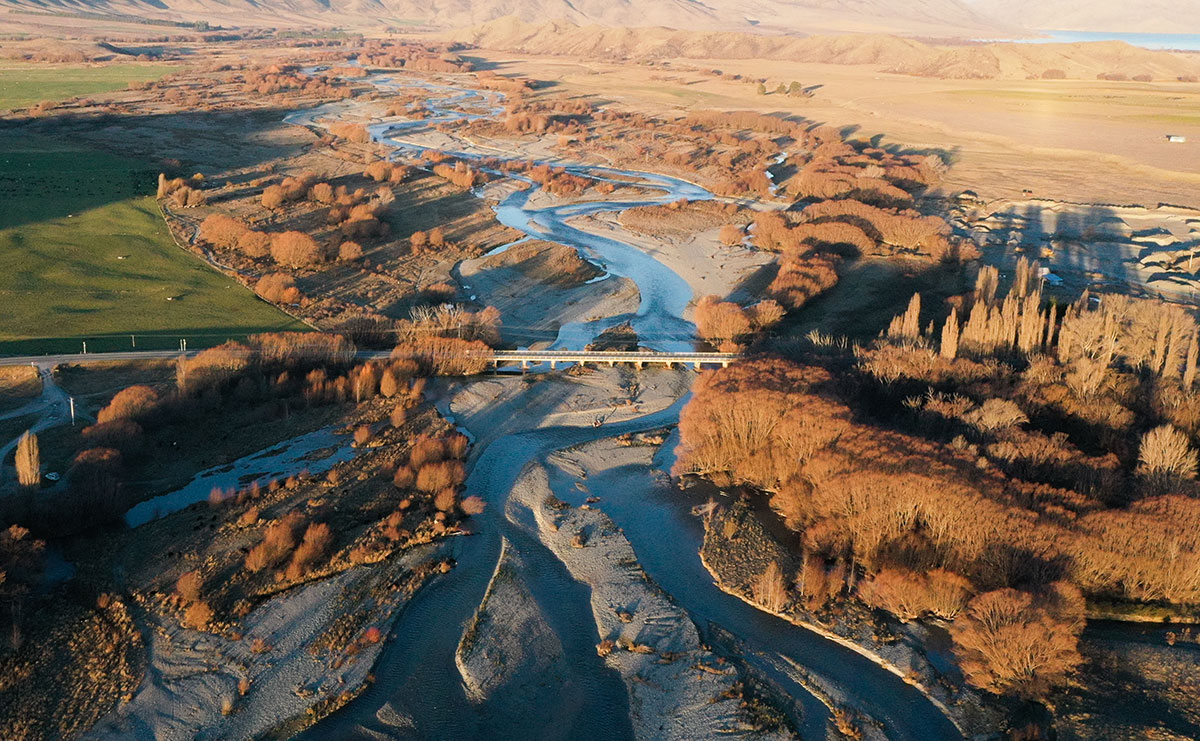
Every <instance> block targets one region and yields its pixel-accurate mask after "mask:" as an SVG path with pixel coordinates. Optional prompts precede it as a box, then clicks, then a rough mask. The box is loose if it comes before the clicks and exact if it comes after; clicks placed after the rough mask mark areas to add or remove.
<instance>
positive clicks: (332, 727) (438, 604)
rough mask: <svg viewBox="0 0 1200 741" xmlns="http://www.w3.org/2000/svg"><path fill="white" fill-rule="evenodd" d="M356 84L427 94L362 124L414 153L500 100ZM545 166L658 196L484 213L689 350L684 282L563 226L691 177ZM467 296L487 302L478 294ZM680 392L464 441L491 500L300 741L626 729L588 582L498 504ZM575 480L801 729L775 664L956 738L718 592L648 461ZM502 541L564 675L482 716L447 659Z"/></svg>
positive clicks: (896, 689) (893, 682)
mask: <svg viewBox="0 0 1200 741" xmlns="http://www.w3.org/2000/svg"><path fill="white" fill-rule="evenodd" d="M366 79H367V80H368V81H373V82H375V83H376V84H378V85H379V86H380V87H381V88H384V89H389V88H391V89H395V88H398V87H401V86H405V87H411V86H413V85H419V86H421V87H424V88H425V89H427V90H429V92H430V99H429V103H428V107H429V108H430V109H431V110H432V111H433V112H434V114H435V115H434V116H433V117H431V118H427V119H425V120H422V121H414V122H405V121H401V120H388V121H382V122H379V123H375V124H372V125H371V126H370V127H369V130H370V131H371V132H372V135H373V137H374V138H375V139H376V140H377V141H380V142H381V143H384V144H388V145H390V146H393V147H395V148H396V149H397V151H398V152H409V153H417V152H420V151H422V150H423V149H425V147H423V146H421V145H419V144H416V143H413V142H410V141H407V140H404V139H402V138H401V137H402V136H403V135H404V134H406V133H409V132H414V131H417V130H420V129H423V128H424V127H428V126H430V125H431V124H434V123H437V122H439V121H446V120H455V119H461V118H466V117H470V116H475V115H480V114H465V113H462V112H460V111H456V110H450V107H451V106H455V105H462V104H471V105H473V106H480V107H481V108H483V109H485V110H487V111H490V112H491V114H492V115H494V114H495V113H497V112H498V111H499V110H500V109H499V108H497V107H496V105H495V102H494V101H496V100H499V98H498V96H494V95H491V96H485V95H483V94H480V93H477V92H475V91H469V90H462V89H455V88H452V87H449V86H444V85H433V84H428V83H418V82H415V81H414V82H411V83H410V82H408V81H398V80H395V79H393V78H391V77H388V76H383V75H376V76H372V77H368V78H366ZM346 110H347V108H346V106H344V105H340V104H335V105H332V106H326V107H322V108H321V109H318V110H317V111H311V112H305V113H301V114H293V116H291V117H289V120H290V121H293V122H295V123H302V124H305V125H320V121H321V120H322V117H329V116H336V115H340V114H341V112H344V111H346ZM453 154H455V155H456V156H459V157H462V158H479V157H481V156H482V155H480V154H477V153H474V152H456V153H453ZM488 156H491V155H488ZM553 164H554V165H555V166H565V167H567V169H568V170H569V171H571V172H574V173H578V174H580V175H585V176H588V177H598V178H610V177H611V178H620V179H621V181H622V182H625V183H629V184H631V185H634V186H636V187H639V188H641V189H648V190H653V191H658V192H660V193H661V194H662V195H661V196H654V197H650V198H646V199H643V200H639V201H636V202H634V201H623V200H610V201H589V202H586V203H574V204H563V205H553V206H548V207H543V208H533V207H530V206H529V198H530V195H531V194H532V193H533V192H534V191H533V188H530V189H526V190H519V191H516V192H514V193H512V194H511V195H509V196H507V197H506V198H505V199H504V200H503V202H502V203H500V204H499V206H498V207H497V209H496V213H497V218H498V219H499V220H500V221H501V222H502V223H504V224H506V225H508V226H511V227H513V228H515V229H518V230H520V231H522V232H524V233H526V234H528V235H530V236H532V237H534V238H538V239H549V240H553V241H556V242H560V243H562V244H566V245H570V246H573V247H575V248H576V249H578V250H580V252H581V253H582V254H583V255H585V256H586V257H587V258H588V259H591V260H593V261H595V262H597V263H598V264H599V265H601V266H602V267H603V268H604V269H605V270H606V271H607V272H608V273H610V274H613V275H619V276H623V277H627V278H629V279H630V280H632V281H633V282H634V283H635V284H636V285H637V287H638V289H639V291H640V294H641V302H640V306H639V309H638V311H637V314H636V316H635V317H632V318H630V319H631V321H632V324H633V326H634V329H635V330H636V331H637V333H638V335H639V337H641V338H642V340H643V343H644V344H646V345H648V346H650V347H653V348H655V349H660V350H687V349H691V348H692V346H693V342H694V339H695V337H694V327H693V325H692V324H691V323H690V322H688V321H686V320H685V319H684V318H683V314H684V310H685V309H686V308H687V306H688V303H689V302H690V301H691V299H692V293H691V290H690V288H689V286H688V284H687V283H686V282H685V281H684V280H683V279H682V278H680V277H679V276H678V275H677V274H675V273H674V272H673V271H671V270H670V269H669V268H668V267H667V266H665V265H663V264H662V263H660V262H659V261H657V260H655V259H654V258H652V257H650V256H649V255H647V254H646V253H644V252H642V251H641V250H639V249H637V248H636V247H634V246H633V245H630V244H626V243H624V242H620V241H618V240H615V239H611V238H607V237H600V236H596V235H592V234H589V233H586V232H583V231H581V230H579V229H576V228H574V227H572V226H570V225H568V224H567V223H566V221H567V219H569V218H572V217H576V216H579V215H582V214H592V213H601V212H619V211H621V210H624V209H627V208H630V207H632V206H637V205H646V204H651V203H669V202H671V201H674V200H676V199H679V198H688V199H691V200H699V199H705V198H711V197H712V196H711V195H710V194H709V193H708V192H707V191H705V190H704V189H703V188H700V187H699V186H696V185H694V184H692V183H688V182H686V181H683V180H678V179H675V178H669V177H664V176H661V175H655V174H650V173H638V172H627V171H620V170H614V169H610V168H600V167H590V166H584V165H576V164H566V163H561V162H555V163H553ZM515 177H516V178H517V179H521V178H520V176H515ZM526 182H528V181H526ZM535 187H536V186H535ZM480 298H481V300H483V301H485V302H486V297H480ZM624 319H625V318H619V319H617V320H615V321H614V320H613V319H611V318H610V319H608V320H600V321H595V322H588V323H584V322H580V323H573V324H567V325H564V326H563V327H562V329H561V331H560V333H559V337H558V339H557V341H556V343H555V344H556V346H558V347H571V348H581V347H583V345H585V344H587V342H589V341H591V340H592V339H593V338H594V337H595V336H596V335H597V334H599V333H600V332H601V331H603V330H604V329H605V328H607V327H608V326H611V325H612V324H615V323H619V322H620V321H624ZM684 401H685V399H683V398H681V399H679V400H677V401H676V402H675V403H674V404H673V405H672V406H671V407H669V408H667V409H665V410H663V411H660V412H656V413H653V414H648V415H644V416H642V417H638V418H635V419H632V420H628V421H625V422H619V423H611V424H607V425H604V426H603V427H602V428H593V427H545V428H540V427H539V425H540V424H541V422H542V420H541V419H540V418H536V417H535V416H531V418H530V419H527V420H522V423H523V425H522V427H523V428H524V431H521V432H517V433H515V434H509V435H506V436H503V437H500V438H498V439H495V440H493V441H492V442H490V443H483V444H481V445H480V446H477V447H476V448H475V449H474V450H473V451H472V467H471V474H470V477H469V479H468V481H467V491H469V492H471V493H473V494H478V495H481V496H484V497H485V498H486V499H487V500H488V502H489V505H490V506H489V508H488V510H487V512H485V513H484V515H482V516H480V517H477V518H474V526H475V527H476V528H477V530H478V534H476V535H474V536H471V537H466V538H457V539H455V542H454V543H453V556H454V558H455V559H456V561H457V567H456V568H455V569H454V570H453V571H451V572H450V573H449V574H447V575H446V576H444V577H442V578H440V579H438V580H437V581H436V582H435V583H434V584H433V585H432V586H430V587H428V588H426V589H423V590H422V591H420V592H419V593H418V594H417V596H416V597H415V598H414V600H413V601H412V602H411V603H410V605H409V606H408V607H406V608H405V611H404V612H403V613H402V614H401V616H400V617H399V619H398V621H397V623H396V626H395V629H394V632H393V641H392V642H391V643H390V644H389V645H388V646H387V648H386V649H385V651H384V653H383V655H382V656H381V658H380V660H379V663H378V665H377V670H376V681H375V682H374V683H373V684H371V685H370V686H369V687H368V688H367V689H366V690H365V691H364V693H363V694H362V695H361V696H360V697H359V698H357V699H356V700H354V701H353V702H351V703H350V704H349V705H348V706H346V707H345V708H343V709H342V710H340V711H338V712H337V713H335V714H333V715H332V716H330V717H329V718H327V719H326V720H324V721H322V722H321V723H319V724H318V725H317V726H316V727H315V728H313V729H312V730H311V731H309V732H308V733H307V734H305V736H304V737H305V738H311V739H324V738H339V739H344V738H381V737H382V738H409V737H419V738H489V739H491V738H513V739H531V738H596V739H601V738H603V739H610V738H616V739H621V738H630V737H632V733H633V731H632V728H631V726H630V721H629V708H628V699H627V692H626V689H625V686H624V684H623V682H622V681H621V679H620V677H619V676H618V675H617V674H616V672H615V671H613V670H611V669H608V668H606V667H605V665H604V664H603V662H602V661H601V660H600V659H599V658H598V657H597V656H596V653H595V650H594V646H595V644H596V643H597V642H598V640H599V636H598V635H597V633H596V625H595V621H594V619H593V617H592V614H591V608H590V605H589V602H588V589H587V587H585V586H583V585H582V584H579V583H578V582H576V581H574V580H573V579H571V578H570V576H569V575H568V574H567V572H566V569H565V568H564V567H563V565H562V564H561V563H560V562H559V561H558V560H557V559H556V558H555V556H554V555H553V554H552V553H551V552H550V551H549V550H548V549H547V548H545V547H544V546H542V545H541V544H540V543H539V542H537V541H536V539H534V538H532V537H531V536H530V535H528V534H527V533H526V532H525V531H523V530H522V529H521V528H520V527H518V526H516V525H515V524H513V523H512V522H510V521H509V520H508V519H507V518H506V517H505V513H506V503H507V502H508V498H509V496H510V493H511V491H512V488H513V485H514V482H516V480H517V478H518V477H519V476H520V474H521V472H522V471H523V470H524V469H525V467H526V466H527V465H529V464H530V463H531V462H535V461H538V460H540V459H542V458H544V457H545V456H546V455H548V454H550V453H552V452H553V451H556V450H561V449H564V448H568V447H572V446H576V445H580V444H583V443H587V442H589V441H593V440H597V439H601V438H605V437H610V436H615V435H619V434H622V433H625V432H632V431H640V430H649V429H655V428H658V427H662V426H664V425H670V424H674V423H675V422H676V421H677V420H678V414H679V410H680V409H681V408H682V406H683V403H684ZM443 411H444V412H445V411H448V410H445V409H443ZM460 423H461V424H464V425H465V427H466V428H467V430H468V431H469V432H471V433H473V434H474V435H475V436H478V437H479V438H480V439H484V440H486V439H487V438H488V435H487V433H488V431H487V430H474V429H471V423H470V421H469V420H468V421H465V422H460ZM559 483H560V484H561V483H563V482H559ZM589 486H590V487H591V488H592V489H593V491H595V492H596V493H600V494H602V495H603V502H602V504H601V505H600V507H601V508H602V509H603V510H604V511H605V512H607V513H608V514H609V515H610V516H611V517H613V518H614V520H616V522H617V523H618V524H619V525H620V526H621V527H622V528H623V529H624V531H625V534H626V535H627V536H628V537H629V539H630V541H631V542H632V544H633V547H634V549H635V551H636V552H637V554H638V556H639V558H640V560H641V561H642V563H643V565H644V566H645V569H646V571H647V572H648V573H649V575H650V576H651V577H652V578H654V579H655V580H656V581H657V582H658V584H659V585H660V586H662V588H663V589H665V590H666V591H667V592H668V593H670V594H671V595H672V596H673V597H674V598H675V599H676V600H677V602H678V603H679V604H680V605H681V606H682V607H684V608H685V609H687V610H688V611H689V612H690V613H691V616H692V618H693V619H694V620H695V621H696V622H697V624H698V625H699V626H700V628H701V631H702V633H703V632H705V630H706V627H707V625H708V623H709V622H710V621H711V622H712V623H716V624H719V625H721V626H722V627H723V628H725V629H726V630H728V631H730V632H732V633H734V634H735V635H736V636H737V637H738V638H739V639H740V640H741V641H742V642H744V644H745V648H746V658H747V660H749V661H750V662H751V663H753V664H754V665H755V666H756V667H758V668H759V669H761V670H762V671H764V672H765V673H766V674H767V675H768V676H770V677H771V678H772V679H773V680H775V681H776V682H777V684H778V685H779V686H780V688H781V689H783V690H784V691H785V692H787V693H789V694H792V695H793V696H795V697H796V698H797V699H798V701H799V702H800V703H801V704H802V705H803V706H804V708H805V711H806V713H805V716H806V717H805V721H804V723H803V726H802V732H803V733H804V736H805V738H822V737H823V735H824V728H825V716H826V713H825V709H824V707H823V706H821V705H820V704H819V703H817V702H816V701H815V699H814V698H812V697H811V696H810V695H809V694H808V693H807V692H806V691H805V690H804V689H803V688H802V687H801V686H800V685H799V684H798V683H797V682H796V679H795V677H794V676H793V675H792V673H790V672H789V671H788V668H787V664H788V660H790V661H793V662H795V663H796V664H799V665H801V666H803V667H805V669H806V670H808V671H811V672H814V673H816V674H819V675H821V676H823V677H825V678H827V679H829V680H830V681H832V682H833V683H834V684H836V685H838V686H839V687H841V688H842V689H843V690H844V691H845V693H846V694H847V695H848V696H850V697H851V698H853V703H854V704H855V705H857V706H859V707H862V708H863V709H864V710H866V711H867V712H868V713H870V715H872V716H873V717H875V718H876V719H878V720H880V721H882V722H883V723H884V726H885V729H886V733H887V735H888V736H889V737H891V738H896V739H913V740H914V741H916V740H921V741H927V740H932V739H954V738H960V737H961V736H960V734H958V732H957V731H956V730H955V729H954V727H953V725H952V724H951V723H950V722H949V721H948V720H947V719H946V717H945V716H944V715H943V714H942V713H941V712H940V711H939V710H938V709H937V708H936V707H935V706H934V705H932V704H931V703H930V702H929V701H927V700H926V699H925V698H924V697H923V696H922V695H921V694H920V693H919V692H918V691H917V690H915V689H914V688H913V687H911V686H909V685H907V684H905V683H904V682H903V680H901V679H900V678H899V677H897V676H896V675H894V674H892V673H890V672H888V671H886V670H884V669H881V668H880V667H878V666H876V665H875V664H873V663H872V662H871V661H869V660H868V659H867V658H865V657H863V656H861V655H859V654H857V653H855V652H854V651H852V650H850V649H848V648H846V647H844V646H841V645H839V644H837V643H835V642H833V641H830V640H828V639H826V638H824V637H823V636H821V635H819V634H817V633H815V632H812V631H809V630H806V629H804V628H801V627H798V626H794V625H791V624H789V623H787V622H785V621H783V620H780V619H778V618H775V617H773V616H770V615H767V614H765V613H762V612H761V611H759V610H756V609H754V608H753V607H751V606H749V605H747V604H746V603H744V602H742V601H741V600H739V599H737V598H735V597H733V596H731V595H728V594H725V593H723V592H721V591H720V590H719V589H717V588H716V586H715V585H714V584H713V582H712V578H711V576H710V575H709V574H708V572H707V571H706V570H705V569H704V567H703V565H702V564H701V563H700V559H699V555H698V550H699V545H700V539H701V537H702V532H701V527H700V523H699V522H698V521H697V520H696V519H695V518H693V517H691V516H690V515H689V514H688V510H689V508H690V506H691V504H694V502H692V501H690V500H689V498H688V497H687V496H686V495H678V494H674V495H672V494H667V493H664V492H663V491H662V490H659V489H658V488H656V487H655V485H654V482H653V480H652V478H651V476H650V473H649V471H648V469H646V468H645V467H639V468H637V469H636V470H630V471H623V470H620V469H617V470H613V471H609V472H605V473H604V474H603V475H602V476H600V477H598V478H597V480H595V481H590V482H589ZM560 496H563V497H564V498H565V497H566V496H567V495H566V494H565V493H564V494H561V495H560ZM574 503H576V504H578V503H579V502H574ZM502 536H504V537H507V538H509V540H510V542H511V543H512V544H513V547H514V548H517V549H519V550H520V552H521V556H522V558H523V559H524V561H525V562H526V563H527V564H528V565H529V566H530V568H527V569H525V570H524V572H523V576H525V577H527V586H528V587H529V589H530V591H531V593H532V594H533V596H534V598H535V599H536V600H537V601H538V603H539V605H540V606H541V608H542V610H543V611H544V613H545V615H546V618H547V621H548V622H549V623H550V625H551V627H552V628H553V629H554V631H555V632H556V633H557V634H558V636H559V638H560V640H561V641H562V643H563V646H564V650H565V652H566V654H567V657H568V660H567V662H566V663H567V664H568V666H567V672H568V675H569V677H568V680H567V681H565V682H563V683H562V685H561V686H557V687H549V688H546V690H545V691H546V694H547V696H548V697H552V698H553V699H555V700H556V702H551V703H548V704H546V703H542V704H540V705H539V706H538V707H529V708H523V709H519V710H521V711H524V712H515V713H514V712H513V709H512V708H505V709H504V712H494V711H493V710H494V709H489V708H488V707H487V705H486V704H484V705H483V706H476V705H473V704H472V703H471V702H469V701H468V699H467V697H466V694H465V692H464V689H463V686H462V680H461V677H460V675H459V673H458V670H457V668H456V666H455V662H454V653H455V649H456V647H457V645H458V642H459V640H460V639H461V637H462V634H463V629H464V626H465V624H466V623H467V621H468V620H469V619H470V618H471V616H472V615H473V613H474V611H475V609H476V608H477V607H478V606H479V604H480V602H481V600H482V598H483V595H484V593H485V590H486V589H487V585H488V582H489V580H490V578H491V575H492V572H493V570H494V568H495V565H496V561H497V559H498V557H499V554H500V543H501V537H502Z"/></svg>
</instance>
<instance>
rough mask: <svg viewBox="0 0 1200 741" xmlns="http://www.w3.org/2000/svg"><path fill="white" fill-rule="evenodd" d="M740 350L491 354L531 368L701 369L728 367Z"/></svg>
mask: <svg viewBox="0 0 1200 741" xmlns="http://www.w3.org/2000/svg"><path fill="white" fill-rule="evenodd" d="M738 357H739V355H738V354H737V353H717V352H711V353H706V352H635V351H621V350H496V351H495V352H494V353H493V354H492V364H493V365H497V366H499V365H501V364H504V363H506V362H512V363H516V362H519V363H520V364H521V367H522V368H528V367H529V364H530V363H549V364H550V367H551V368H555V367H556V366H557V365H558V364H559V363H580V364H587V363H595V364H604V363H607V364H608V365H616V364H617V363H622V364H631V365H636V366H637V367H639V368H641V367H643V366H644V365H646V364H647V363H655V364H659V363H661V364H663V365H666V366H668V367H672V366H674V365H676V364H679V365H691V366H693V367H694V368H696V369H699V368H700V367H701V366H703V365H720V366H721V367H723V368H724V367H726V366H728V365H729V364H730V363H732V362H734V361H736V360H737V359H738Z"/></svg>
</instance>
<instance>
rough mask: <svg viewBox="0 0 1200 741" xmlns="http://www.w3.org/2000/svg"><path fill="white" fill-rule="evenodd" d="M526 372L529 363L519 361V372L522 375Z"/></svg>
mask: <svg viewBox="0 0 1200 741" xmlns="http://www.w3.org/2000/svg"><path fill="white" fill-rule="evenodd" d="M527 370H529V361H528V360H522V361H521V372H522V373H524V372H525V371H527Z"/></svg>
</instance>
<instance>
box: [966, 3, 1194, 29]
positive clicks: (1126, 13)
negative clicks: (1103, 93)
mask: <svg viewBox="0 0 1200 741" xmlns="http://www.w3.org/2000/svg"><path fill="white" fill-rule="evenodd" d="M967 2H968V4H970V5H972V6H973V7H975V8H976V9H977V10H979V11H980V12H982V13H985V14H987V15H990V16H994V17H995V18H997V19H1000V20H1001V21H1003V20H1006V19H1007V20H1008V21H1009V22H1012V23H1018V24H1020V25H1022V26H1025V27H1026V28H1031V29H1047V30H1058V31H1122V32H1127V33H1197V32H1198V31H1200V0H1136V1H1135V2H1131V1H1130V0H967Z"/></svg>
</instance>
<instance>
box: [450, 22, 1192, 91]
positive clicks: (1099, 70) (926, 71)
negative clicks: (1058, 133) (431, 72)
mask: <svg viewBox="0 0 1200 741" xmlns="http://www.w3.org/2000/svg"><path fill="white" fill-rule="evenodd" d="M455 38H457V39H458V40H460V41H463V42H466V43H469V44H473V45H475V46H479V47H481V48H489V49H498V50H506V51H519V52H525V53H530V54H551V55H565V56H574V57H590V58H607V59H675V58H682V59H784V60H789V61H794V62H807V63H820V64H864V65H874V66H877V67H879V68H880V69H882V70H885V71H891V72H899V73H902V74H910V75H918V76H923V77H944V78H950V79H973V78H979V79H991V78H1004V79H1025V78H1029V77H1041V76H1043V75H1044V74H1045V73H1046V72H1049V71H1059V72H1062V73H1063V74H1064V75H1065V76H1066V77H1068V78H1075V79H1095V78H1096V77H1097V75H1101V74H1114V75H1124V76H1126V77H1129V78H1132V77H1134V76H1138V75H1149V76H1150V77H1152V78H1153V79H1160V80H1161V79H1172V80H1173V79H1176V78H1179V77H1185V76H1191V75H1200V55H1197V54H1180V53H1174V52H1160V51H1151V50H1147V49H1142V48H1139V47H1135V46H1130V45H1129V44H1125V43H1122V42H1101V43H1087V44H1016V43H989V44H956V45H949V44H942V45H935V44H930V43H925V42H921V41H917V40H914V39H906V38H900V37H897V36H888V35H869V34H862V35H841V36H809V37H805V38H798V37H795V36H771V35H765V34H752V33H737V32H722V33H716V32H699V31H674V30H670V29H665V28H639V29H617V28H603V27H596V26H575V25H573V24H569V23H563V22H551V23H543V24H536V25H535V24H527V23H522V22H520V21H519V20H517V19H516V18H504V19H501V20H497V21H492V22H489V23H486V24H483V25H480V26H477V27H475V28H472V29H467V30H464V31H460V32H458V33H456V35H455Z"/></svg>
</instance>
